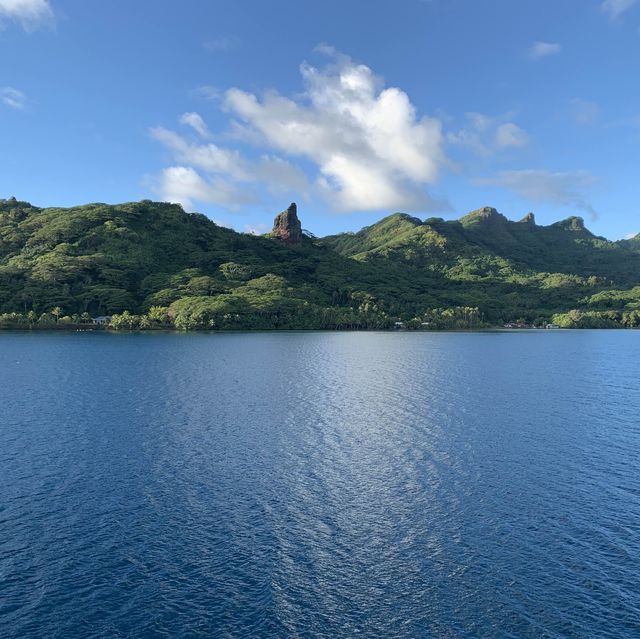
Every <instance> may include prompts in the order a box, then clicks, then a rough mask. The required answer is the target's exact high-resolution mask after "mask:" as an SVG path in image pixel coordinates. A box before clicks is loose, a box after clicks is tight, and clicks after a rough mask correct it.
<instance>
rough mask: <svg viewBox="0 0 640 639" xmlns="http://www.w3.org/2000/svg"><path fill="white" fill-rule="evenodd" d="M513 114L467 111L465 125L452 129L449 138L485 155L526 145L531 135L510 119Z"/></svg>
mask: <svg viewBox="0 0 640 639" xmlns="http://www.w3.org/2000/svg"><path fill="white" fill-rule="evenodd" d="M511 115H512V114H506V115H503V116H499V117H490V116H488V115H485V114H483V113H475V112H470V113H467V114H465V118H466V124H465V126H464V127H463V128H461V129H458V130H457V131H450V132H449V133H448V134H447V140H448V142H449V143H451V144H454V145H457V146H462V147H466V148H468V149H470V150H471V151H473V152H474V153H475V154H477V155H481V156H484V157H489V156H491V155H494V154H495V153H497V152H498V151H500V150H501V149H505V148H508V147H523V146H526V145H527V144H528V143H529V136H528V135H527V133H526V132H525V131H524V130H523V129H521V128H520V127H519V126H518V125H517V124H515V123H513V122H510V121H508V120H509V118H510V117H511Z"/></svg>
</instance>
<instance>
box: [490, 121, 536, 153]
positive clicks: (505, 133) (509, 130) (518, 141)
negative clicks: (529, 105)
mask: <svg viewBox="0 0 640 639" xmlns="http://www.w3.org/2000/svg"><path fill="white" fill-rule="evenodd" d="M496 144H497V145H498V146H500V147H506V146H516V147H519V146H526V145H527V144H529V136H528V135H527V134H526V133H525V132H524V131H523V130H522V129H521V128H520V127H519V126H518V125H516V124H514V123H513V122H507V123H505V124H501V125H499V126H498V128H497V129H496Z"/></svg>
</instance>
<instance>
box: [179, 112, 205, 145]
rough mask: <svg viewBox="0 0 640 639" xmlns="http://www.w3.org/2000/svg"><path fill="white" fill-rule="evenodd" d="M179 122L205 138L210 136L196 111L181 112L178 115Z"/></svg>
mask: <svg viewBox="0 0 640 639" xmlns="http://www.w3.org/2000/svg"><path fill="white" fill-rule="evenodd" d="M180 124H186V125H187V126H190V127H191V128H192V129H193V130H194V131H196V133H198V135H199V136H200V137H203V138H205V139H206V138H209V137H211V134H210V133H209V129H208V128H207V125H206V124H205V123H204V120H203V119H202V117H201V116H200V115H199V114H198V113H193V112H192V113H183V114H182V116H181V117H180Z"/></svg>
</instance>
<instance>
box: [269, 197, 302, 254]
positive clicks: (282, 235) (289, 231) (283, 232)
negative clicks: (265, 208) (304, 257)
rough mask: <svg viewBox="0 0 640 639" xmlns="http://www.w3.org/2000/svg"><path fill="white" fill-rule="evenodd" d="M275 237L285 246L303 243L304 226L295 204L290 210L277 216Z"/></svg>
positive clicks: (274, 228)
mask: <svg viewBox="0 0 640 639" xmlns="http://www.w3.org/2000/svg"><path fill="white" fill-rule="evenodd" d="M271 233H272V235H273V237H275V238H277V239H279V240H280V241H282V242H284V243H285V244H300V242H302V225H301V224H300V220H299V219H298V207H297V206H296V203H295V202H292V203H291V204H290V205H289V208H288V209H286V210H285V211H282V213H278V215H276V219H275V220H274V222H273V231H272V232H271Z"/></svg>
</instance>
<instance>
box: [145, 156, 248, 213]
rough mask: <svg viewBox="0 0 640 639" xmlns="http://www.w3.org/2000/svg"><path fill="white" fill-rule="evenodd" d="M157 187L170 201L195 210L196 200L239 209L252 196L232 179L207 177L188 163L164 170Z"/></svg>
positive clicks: (188, 209) (165, 198)
mask: <svg viewBox="0 0 640 639" xmlns="http://www.w3.org/2000/svg"><path fill="white" fill-rule="evenodd" d="M157 190H158V191H159V193H160V194H161V196H162V198H163V199H164V200H166V201H167V202H176V203H178V204H182V206H183V207H184V208H185V209H186V210H187V211H192V210H193V209H194V200H197V201H199V202H207V203H211V204H217V205H219V206H222V207H224V208H228V209H236V208H238V207H239V206H241V205H243V204H248V203H250V202H251V201H252V198H251V197H249V196H248V195H247V193H246V192H243V191H241V190H240V189H238V188H236V187H235V186H234V185H233V184H231V183H230V182H228V181H226V180H224V179H222V178H219V177H215V176H214V177H212V178H210V179H205V178H203V177H202V176H201V175H200V174H199V173H198V172H197V171H196V170H195V169H193V168H192V167H188V166H171V167H168V168H166V169H164V170H163V171H162V174H161V175H160V178H159V184H158V187H157Z"/></svg>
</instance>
